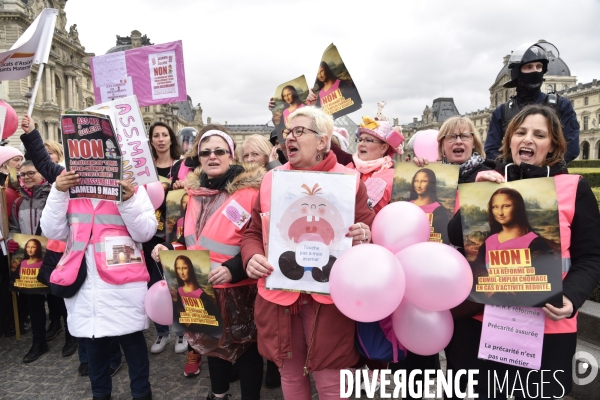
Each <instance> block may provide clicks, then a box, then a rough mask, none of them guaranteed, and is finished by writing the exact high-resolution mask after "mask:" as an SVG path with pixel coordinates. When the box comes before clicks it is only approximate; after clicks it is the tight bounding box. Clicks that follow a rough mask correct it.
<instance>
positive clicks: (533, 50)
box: [504, 40, 559, 88]
mask: <svg viewBox="0 0 600 400" xmlns="http://www.w3.org/2000/svg"><path fill="white" fill-rule="evenodd" d="M558 55H559V54H558V49H557V48H556V46H554V45H553V44H552V43H548V42H546V41H545V40H540V41H539V42H537V43H525V44H522V45H520V46H519V47H517V49H516V50H515V51H513V52H512V54H511V55H510V59H509V61H508V69H509V70H510V81H508V82H506V83H505V84H504V87H506V88H512V87H517V82H518V79H519V74H520V73H521V67H522V66H523V65H525V64H527V63H530V62H534V61H539V62H541V63H542V64H543V68H542V74H545V73H546V72H548V62H549V61H550V57H558Z"/></svg>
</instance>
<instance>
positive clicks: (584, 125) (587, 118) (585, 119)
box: [583, 97, 590, 131]
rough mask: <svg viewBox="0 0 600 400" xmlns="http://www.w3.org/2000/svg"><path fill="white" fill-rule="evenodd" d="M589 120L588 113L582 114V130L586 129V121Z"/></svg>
mask: <svg viewBox="0 0 600 400" xmlns="http://www.w3.org/2000/svg"><path fill="white" fill-rule="evenodd" d="M586 98H587V97H586ZM589 120H590V117H589V116H588V115H584V116H583V130H584V131H587V130H588V122H589Z"/></svg>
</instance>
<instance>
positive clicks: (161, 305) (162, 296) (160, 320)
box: [144, 280, 173, 325]
mask: <svg viewBox="0 0 600 400" xmlns="http://www.w3.org/2000/svg"><path fill="white" fill-rule="evenodd" d="M144 304H145V306H146V314H148V316H149V317H150V319H151V320H152V321H154V322H156V323H157V324H161V325H171V324H172V323H173V301H172V300H171V293H169V286H168V285H167V281H165V280H162V281H158V282H156V283H155V284H154V285H152V286H150V289H148V292H146V299H145V302H144Z"/></svg>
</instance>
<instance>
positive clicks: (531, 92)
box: [517, 72, 544, 104]
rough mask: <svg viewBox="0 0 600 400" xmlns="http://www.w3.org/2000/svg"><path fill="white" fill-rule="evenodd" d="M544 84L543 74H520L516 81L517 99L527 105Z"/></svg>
mask: <svg viewBox="0 0 600 400" xmlns="http://www.w3.org/2000/svg"><path fill="white" fill-rule="evenodd" d="M542 83H544V72H529V73H527V74H525V73H523V72H520V73H519V78H518V80H517V99H518V100H519V102H520V103H523V104H528V103H531V102H533V98H534V97H535V95H536V94H537V93H538V92H539V91H540V88H541V87H542Z"/></svg>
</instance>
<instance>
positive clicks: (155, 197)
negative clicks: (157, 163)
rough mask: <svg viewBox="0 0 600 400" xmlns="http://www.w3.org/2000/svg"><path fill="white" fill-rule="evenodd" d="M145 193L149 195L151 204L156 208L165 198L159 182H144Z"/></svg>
mask: <svg viewBox="0 0 600 400" xmlns="http://www.w3.org/2000/svg"><path fill="white" fill-rule="evenodd" d="M146 193H148V197H150V201H151V202H152V206H153V207H154V209H155V210H157V209H158V208H159V207H160V206H161V204H162V202H163V200H164V199H165V189H163V186H162V185H161V183H160V182H151V183H148V184H146Z"/></svg>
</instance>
